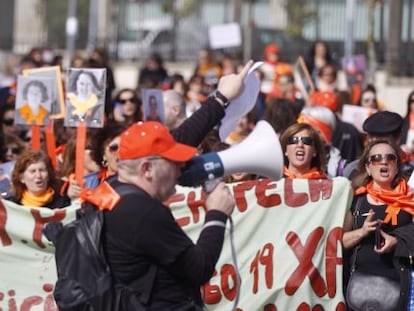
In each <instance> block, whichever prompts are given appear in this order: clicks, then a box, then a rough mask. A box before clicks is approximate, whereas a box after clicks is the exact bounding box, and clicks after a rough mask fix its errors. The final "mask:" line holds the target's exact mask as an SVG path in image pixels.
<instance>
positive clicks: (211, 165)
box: [179, 120, 284, 187]
mask: <svg viewBox="0 0 414 311" xmlns="http://www.w3.org/2000/svg"><path fill="white" fill-rule="evenodd" d="M283 165H284V164H283V152H282V147H281V146H280V143H279V137H278V136H277V135H276V132H275V131H274V129H273V127H272V126H271V125H270V124H269V123H268V122H266V121H264V120H262V121H259V122H258V123H257V124H256V126H255V128H254V130H253V131H252V132H251V133H250V135H249V136H247V137H246V138H245V139H244V140H243V141H242V142H241V143H239V144H237V145H234V146H233V147H231V148H229V149H226V150H223V151H220V152H210V153H206V154H203V155H201V156H196V157H194V158H192V159H191V160H190V161H189V162H187V164H186V166H185V167H184V168H183V171H182V173H181V176H180V179H179V184H180V185H182V186H189V187H194V186H199V185H202V184H203V183H205V182H207V181H212V180H215V179H218V178H221V177H223V176H228V175H230V174H233V173H249V174H255V175H258V176H261V177H267V178H270V179H272V180H279V179H280V178H281V177H282V172H283Z"/></svg>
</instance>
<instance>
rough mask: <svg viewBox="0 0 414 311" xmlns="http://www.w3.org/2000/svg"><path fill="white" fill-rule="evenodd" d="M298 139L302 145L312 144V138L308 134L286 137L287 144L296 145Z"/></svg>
mask: <svg viewBox="0 0 414 311" xmlns="http://www.w3.org/2000/svg"><path fill="white" fill-rule="evenodd" d="M299 141H301V142H302V144H304V145H308V146H313V144H314V140H313V138H312V137H309V136H291V137H289V138H288V141H287V143H288V145H297V144H298V143H299Z"/></svg>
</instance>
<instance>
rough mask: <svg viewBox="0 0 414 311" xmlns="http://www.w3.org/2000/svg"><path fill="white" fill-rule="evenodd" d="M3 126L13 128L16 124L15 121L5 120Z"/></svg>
mask: <svg viewBox="0 0 414 311" xmlns="http://www.w3.org/2000/svg"><path fill="white" fill-rule="evenodd" d="M3 124H4V125H7V126H12V125H13V124H14V119H3Z"/></svg>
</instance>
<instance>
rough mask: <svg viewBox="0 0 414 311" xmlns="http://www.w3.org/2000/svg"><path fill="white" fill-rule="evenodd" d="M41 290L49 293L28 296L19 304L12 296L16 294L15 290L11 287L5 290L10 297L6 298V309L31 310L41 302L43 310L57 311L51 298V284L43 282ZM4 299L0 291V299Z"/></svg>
mask: <svg viewBox="0 0 414 311" xmlns="http://www.w3.org/2000/svg"><path fill="white" fill-rule="evenodd" d="M43 290H44V291H45V292H46V293H49V295H47V296H46V297H42V296H29V297H26V298H24V299H23V301H22V303H21V304H20V306H18V305H17V303H16V299H15V298H14V296H16V292H15V290H14V289H11V290H9V291H8V292H7V295H8V296H9V297H10V298H9V299H8V300H7V305H8V308H7V310H8V311H18V310H20V311H30V310H32V307H34V306H36V305H42V304H43V310H45V311H59V309H58V307H57V305H56V302H55V300H54V298H53V284H48V283H47V284H44V285H43ZM3 300H5V295H4V293H2V292H0V301H3ZM0 311H3V308H1V307H0Z"/></svg>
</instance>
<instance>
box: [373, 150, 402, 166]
mask: <svg viewBox="0 0 414 311" xmlns="http://www.w3.org/2000/svg"><path fill="white" fill-rule="evenodd" d="M384 160H385V161H386V162H387V163H395V162H396V161H397V156H396V155H395V154H393V153H387V154H374V155H371V156H369V157H368V163H371V164H372V165H378V164H380V163H382V161H384Z"/></svg>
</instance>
